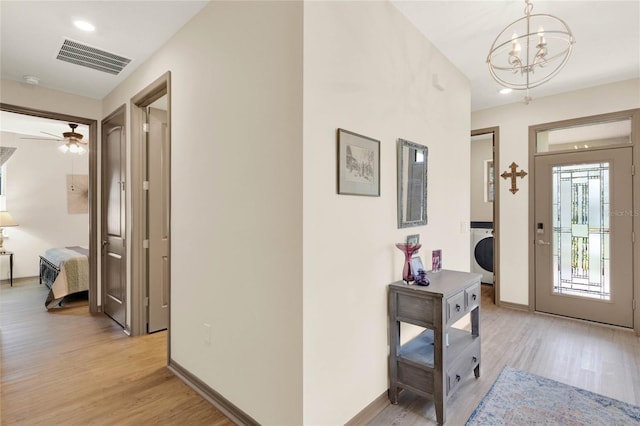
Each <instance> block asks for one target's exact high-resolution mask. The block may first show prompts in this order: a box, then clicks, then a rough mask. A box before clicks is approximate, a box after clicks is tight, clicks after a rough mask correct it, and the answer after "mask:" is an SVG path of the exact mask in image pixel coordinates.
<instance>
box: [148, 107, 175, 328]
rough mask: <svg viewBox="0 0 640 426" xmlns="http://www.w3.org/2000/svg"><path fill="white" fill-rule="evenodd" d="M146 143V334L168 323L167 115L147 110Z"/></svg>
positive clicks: (168, 158) (168, 196)
mask: <svg viewBox="0 0 640 426" xmlns="http://www.w3.org/2000/svg"><path fill="white" fill-rule="evenodd" d="M148 120H149V133H148V140H147V149H148V156H147V158H148V173H149V176H148V178H149V191H148V195H149V199H148V203H149V204H148V206H149V208H148V209H147V212H148V215H149V218H148V226H149V293H148V294H149V317H148V332H149V333H153V332H155V331H159V330H164V329H166V328H167V326H168V324H169V280H170V278H171V274H170V269H169V265H170V261H169V223H170V221H169V212H170V205H171V204H170V184H171V179H170V154H171V146H170V138H169V134H168V132H167V112H166V111H163V110H160V109H157V108H149V109H148Z"/></svg>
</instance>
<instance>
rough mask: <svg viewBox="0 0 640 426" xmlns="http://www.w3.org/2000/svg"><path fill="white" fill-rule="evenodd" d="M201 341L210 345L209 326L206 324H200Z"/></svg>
mask: <svg viewBox="0 0 640 426" xmlns="http://www.w3.org/2000/svg"><path fill="white" fill-rule="evenodd" d="M202 340H204V343H205V344H207V345H210V344H211V326H210V325H209V324H207V323H206V322H205V323H204V324H202Z"/></svg>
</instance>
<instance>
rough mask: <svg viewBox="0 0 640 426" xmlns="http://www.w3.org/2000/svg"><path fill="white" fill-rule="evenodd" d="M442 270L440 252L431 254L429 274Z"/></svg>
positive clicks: (434, 251)
mask: <svg viewBox="0 0 640 426" xmlns="http://www.w3.org/2000/svg"><path fill="white" fill-rule="evenodd" d="M441 269H442V250H433V251H432V252H431V272H438V271H440V270H441Z"/></svg>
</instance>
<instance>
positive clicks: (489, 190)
mask: <svg viewBox="0 0 640 426" xmlns="http://www.w3.org/2000/svg"><path fill="white" fill-rule="evenodd" d="M493 188H494V182H493V160H485V161H484V202H485V203H493Z"/></svg>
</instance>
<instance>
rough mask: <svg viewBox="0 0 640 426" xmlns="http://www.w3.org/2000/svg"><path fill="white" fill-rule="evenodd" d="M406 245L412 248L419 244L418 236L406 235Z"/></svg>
mask: <svg viewBox="0 0 640 426" xmlns="http://www.w3.org/2000/svg"><path fill="white" fill-rule="evenodd" d="M407 244H409V245H412V246H413V245H416V244H420V234H411V235H407Z"/></svg>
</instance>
